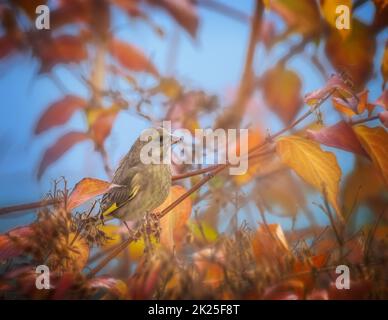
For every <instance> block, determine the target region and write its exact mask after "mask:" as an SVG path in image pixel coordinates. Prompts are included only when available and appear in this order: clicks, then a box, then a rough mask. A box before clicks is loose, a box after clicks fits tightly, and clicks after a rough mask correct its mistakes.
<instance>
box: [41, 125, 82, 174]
mask: <svg viewBox="0 0 388 320" xmlns="http://www.w3.org/2000/svg"><path fill="white" fill-rule="evenodd" d="M87 139H89V136H88V135H87V134H86V133H83V132H75V131H73V132H69V133H67V134H65V135H64V136H62V137H60V138H59V139H58V141H57V142H56V143H54V145H52V146H51V147H49V148H48V149H47V150H46V152H45V153H44V156H43V158H42V161H41V162H40V165H39V170H38V179H40V178H41V177H42V174H43V173H44V172H45V170H46V169H47V167H48V166H49V165H50V164H52V163H53V162H55V161H56V160H57V159H59V158H60V157H61V156H62V155H63V154H64V153H65V152H66V151H67V150H69V149H70V148H71V147H72V146H74V145H75V144H77V143H79V142H81V141H84V140H87Z"/></svg>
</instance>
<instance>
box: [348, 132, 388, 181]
mask: <svg viewBox="0 0 388 320" xmlns="http://www.w3.org/2000/svg"><path fill="white" fill-rule="evenodd" d="M353 130H354V131H355V133H356V135H357V137H358V139H359V140H360V142H361V144H362V146H363V147H364V149H365V150H366V152H367V153H368V154H369V155H370V157H371V158H372V161H373V164H374V165H375V166H376V167H377V168H378V169H379V171H380V172H381V174H382V176H383V179H384V181H385V183H386V184H387V185H388V133H387V131H386V130H385V129H384V128H382V127H375V128H369V127H367V126H364V125H359V126H355V127H353Z"/></svg>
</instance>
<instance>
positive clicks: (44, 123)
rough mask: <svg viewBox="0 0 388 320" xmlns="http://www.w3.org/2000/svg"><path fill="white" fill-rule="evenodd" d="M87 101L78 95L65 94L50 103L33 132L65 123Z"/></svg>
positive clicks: (83, 106)
mask: <svg viewBox="0 0 388 320" xmlns="http://www.w3.org/2000/svg"><path fill="white" fill-rule="evenodd" d="M86 105H87V102H86V101H85V100H84V99H83V98H80V97H77V96H73V95H67V96H65V97H63V98H62V99H60V100H58V101H56V102H54V103H53V104H51V105H50V106H49V107H48V108H47V110H46V111H45V112H44V113H43V115H42V116H41V117H40V119H39V121H38V124H37V125H36V128H35V134H39V133H41V132H43V131H45V130H47V129H50V128H52V127H55V126H58V125H61V124H64V123H66V122H67V121H68V120H69V119H70V118H71V116H72V115H73V113H74V112H75V111H77V110H78V109H81V108H85V107H86Z"/></svg>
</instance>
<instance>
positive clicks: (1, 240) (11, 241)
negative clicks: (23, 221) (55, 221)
mask: <svg viewBox="0 0 388 320" xmlns="http://www.w3.org/2000/svg"><path fill="white" fill-rule="evenodd" d="M32 233H33V229H32V228H31V227H30V226H27V227H20V228H16V229H12V230H11V231H9V232H8V233H6V234H2V235H0V261H1V260H6V259H10V258H13V257H17V256H19V255H21V254H22V253H23V251H24V246H25V245H26V244H27V243H26V240H28V239H29V237H30V236H31V234H32Z"/></svg>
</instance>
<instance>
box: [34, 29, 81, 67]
mask: <svg viewBox="0 0 388 320" xmlns="http://www.w3.org/2000/svg"><path fill="white" fill-rule="evenodd" d="M37 55H38V56H39V58H40V60H41V68H40V72H48V71H50V70H51V69H52V68H53V67H54V66H55V65H56V64H59V63H71V62H74V63H79V62H81V61H83V60H84V59H86V58H87V57H88V53H87V50H86V46H85V41H84V39H83V37H82V36H72V35H60V36H58V37H56V38H53V39H41V40H40V42H39V43H38V46H37Z"/></svg>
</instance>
